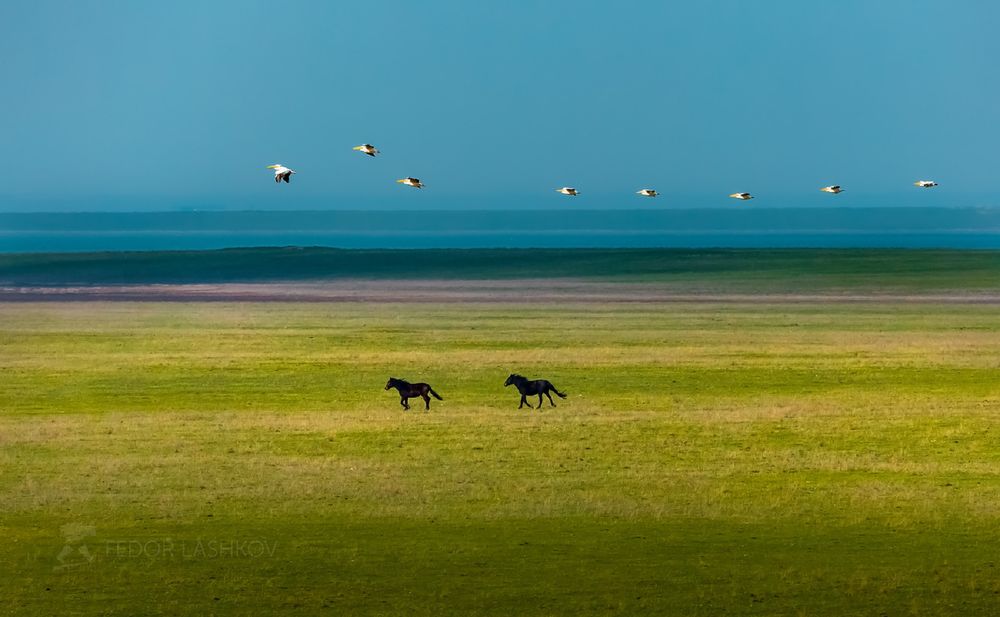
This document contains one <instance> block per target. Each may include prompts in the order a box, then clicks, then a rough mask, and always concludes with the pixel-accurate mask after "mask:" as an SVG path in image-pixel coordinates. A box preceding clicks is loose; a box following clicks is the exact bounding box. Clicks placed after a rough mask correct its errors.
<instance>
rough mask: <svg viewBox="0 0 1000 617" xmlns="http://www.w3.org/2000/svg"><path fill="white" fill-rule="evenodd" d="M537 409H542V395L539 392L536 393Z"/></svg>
mask: <svg viewBox="0 0 1000 617" xmlns="http://www.w3.org/2000/svg"><path fill="white" fill-rule="evenodd" d="M538 408H539V409H541V408H542V393H541V392H539V393H538Z"/></svg>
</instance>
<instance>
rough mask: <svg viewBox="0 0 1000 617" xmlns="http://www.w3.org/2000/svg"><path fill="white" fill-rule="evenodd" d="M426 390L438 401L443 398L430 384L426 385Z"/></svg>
mask: <svg viewBox="0 0 1000 617" xmlns="http://www.w3.org/2000/svg"><path fill="white" fill-rule="evenodd" d="M427 391H428V392H430V393H431V394H432V395H433V396H434V398H436V399H437V400H439V401H443V400H444V399H443V398H441V395H440V394H438V393H437V392H435V391H434V388H432V387H430V386H427Z"/></svg>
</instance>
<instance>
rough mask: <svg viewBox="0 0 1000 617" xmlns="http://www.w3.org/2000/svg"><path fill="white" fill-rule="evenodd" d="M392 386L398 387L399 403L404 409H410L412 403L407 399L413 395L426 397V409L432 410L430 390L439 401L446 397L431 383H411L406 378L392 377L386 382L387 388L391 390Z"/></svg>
mask: <svg viewBox="0 0 1000 617" xmlns="http://www.w3.org/2000/svg"><path fill="white" fill-rule="evenodd" d="M391 388H396V390H398V391H399V404H400V405H402V406H403V409H409V408H410V403H409V402H407V400H406V399H409V398H413V397H417V396H419V397H421V398H423V399H424V409H425V411H426V410H430V408H431V397H430V396H427V393H428V392H429V393H430V394H431V395H432V396H433V397H434V398H436V399H437V400H439V401H443V400H444V399H443V398H441V397H440V396H438V393H437V392H435V391H434V388H432V387H430V385H429V384H425V383H410V382H408V381H406V380H405V379H396V378H395V377H390V378H389V381H387V382H386V383H385V389H386V390H389V389H391Z"/></svg>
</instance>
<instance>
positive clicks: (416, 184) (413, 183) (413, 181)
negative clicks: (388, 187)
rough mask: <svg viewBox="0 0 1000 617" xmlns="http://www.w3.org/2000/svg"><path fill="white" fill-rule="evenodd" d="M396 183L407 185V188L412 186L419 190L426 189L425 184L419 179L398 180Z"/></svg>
mask: <svg viewBox="0 0 1000 617" xmlns="http://www.w3.org/2000/svg"><path fill="white" fill-rule="evenodd" d="M396 182H399V183H400V184H405V185H406V186H412V187H414V188H418V189H422V188H424V184H423V182H421V181H420V180H418V179H417V178H411V177H409V176H407V177H405V178H401V179H399V180H396Z"/></svg>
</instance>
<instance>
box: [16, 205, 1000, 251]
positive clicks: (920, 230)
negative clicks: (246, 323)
mask: <svg viewBox="0 0 1000 617" xmlns="http://www.w3.org/2000/svg"><path fill="white" fill-rule="evenodd" d="M663 203H664V204H665V205H663V206H657V207H653V208H648V209H643V210H634V209H630V210H584V209H570V208H566V209H552V210H537V211H526V210H510V211H499V210H467V211H452V210H426V211H415V210H414V211H389V210H377V211H359V210H324V211H319V210H315V211H287V212H285V211H201V212H121V213H119V212H87V213H6V214H2V213H0V253H49V252H62V253H73V252H81V253H85V252H97V251H139V250H211V249H223V248H253V247H261V246H270V247H283V246H307V247H308V246H321V247H337V248H344V249H394V248H408V249H434V248H442V249H443V248H453V249H489V248H522V249H530V248H554V249H555V248H558V249H578V248H601V249H610V248H692V249H693V248H718V247H727V248H948V249H1000V208H985V207H984V208H940V207H938V208H907V207H873V208H863V207H855V208H802V209H787V208H758V207H754V206H736V207H733V208H728V209H711V210H709V209H683V208H674V207H671V206H670V205H666V204H669V202H663Z"/></svg>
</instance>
